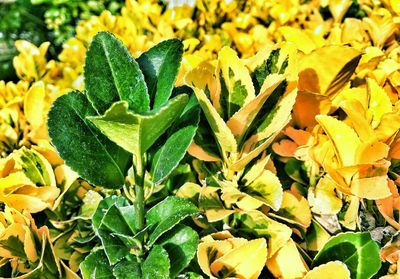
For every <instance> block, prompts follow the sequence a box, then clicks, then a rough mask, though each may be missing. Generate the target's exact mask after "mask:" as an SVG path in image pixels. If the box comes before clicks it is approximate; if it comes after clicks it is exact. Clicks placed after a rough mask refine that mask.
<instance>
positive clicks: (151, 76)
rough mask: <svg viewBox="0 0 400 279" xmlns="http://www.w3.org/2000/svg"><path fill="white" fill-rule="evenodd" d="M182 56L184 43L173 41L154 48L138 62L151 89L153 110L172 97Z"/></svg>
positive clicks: (164, 42) (167, 41)
mask: <svg viewBox="0 0 400 279" xmlns="http://www.w3.org/2000/svg"><path fill="white" fill-rule="evenodd" d="M182 54H183V44H182V42H181V41H180V40H178V39H171V40H166V41H163V42H161V43H159V44H158V45H156V46H154V47H152V48H151V49H150V50H148V51H147V52H145V53H143V54H142V55H141V56H140V57H139V59H138V60H137V62H138V63H139V66H140V68H141V70H142V72H143V74H144V77H145V80H146V83H147V87H148V88H149V95H150V97H151V100H152V105H153V108H158V107H160V106H162V105H163V104H165V103H166V102H167V100H168V99H169V97H170V96H171V92H172V88H173V86H174V83H175V79H176V76H177V74H178V70H179V66H180V64H181V60H182Z"/></svg>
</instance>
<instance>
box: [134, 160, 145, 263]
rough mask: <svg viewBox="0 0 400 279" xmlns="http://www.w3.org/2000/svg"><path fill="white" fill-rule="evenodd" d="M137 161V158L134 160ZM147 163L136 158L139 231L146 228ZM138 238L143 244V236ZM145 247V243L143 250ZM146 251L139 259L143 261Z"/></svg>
mask: <svg viewBox="0 0 400 279" xmlns="http://www.w3.org/2000/svg"><path fill="white" fill-rule="evenodd" d="M134 161H135V160H134ZM144 166H145V163H144V160H143V158H138V160H136V166H135V167H136V169H135V202H134V204H133V205H134V207H135V212H136V216H135V225H136V228H137V230H138V231H141V230H143V229H144V176H145V169H144ZM138 240H139V242H140V243H142V244H143V242H144V238H143V236H139V237H138ZM142 249H143V245H142V247H141V250H142ZM143 253H144V251H143V250H142V251H140V254H139V255H138V260H139V262H141V256H142V255H143Z"/></svg>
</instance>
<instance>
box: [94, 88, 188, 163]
mask: <svg viewBox="0 0 400 279" xmlns="http://www.w3.org/2000/svg"><path fill="white" fill-rule="evenodd" d="M187 101H188V97H187V96H186V95H178V96H177V97H175V98H173V99H171V100H170V101H169V102H168V103H167V104H166V105H164V106H163V107H161V108H159V109H156V110H153V111H151V112H150V113H148V114H144V115H141V114H135V113H132V112H130V111H128V103H127V102H125V101H121V102H116V103H114V104H113V105H112V106H111V107H110V109H108V110H107V111H106V112H105V114H104V115H103V116H91V117H88V118H87V119H89V120H90V121H91V122H93V123H94V124H95V125H96V126H97V127H98V128H99V129H100V131H101V132H102V133H103V134H105V135H106V136H107V137H108V138H109V139H110V140H112V141H113V142H115V143H117V144H118V145H119V146H121V147H123V148H124V149H125V150H127V151H129V152H131V153H133V154H135V155H136V156H138V157H140V156H142V154H143V153H144V152H146V151H147V150H148V149H149V148H150V147H151V146H152V145H153V144H154V142H155V141H156V140H157V139H158V138H159V137H160V136H161V135H162V134H163V133H164V132H165V131H166V130H167V129H168V128H169V127H170V126H171V125H172V123H173V122H174V121H175V120H176V119H177V118H178V117H179V115H180V114H181V113H182V111H183V109H184V107H185V105H186V103H187Z"/></svg>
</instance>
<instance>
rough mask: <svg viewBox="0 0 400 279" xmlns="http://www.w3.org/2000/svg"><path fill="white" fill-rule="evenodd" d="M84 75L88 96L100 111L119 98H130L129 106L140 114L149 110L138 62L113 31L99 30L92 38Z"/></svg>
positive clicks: (100, 112) (144, 84)
mask: <svg viewBox="0 0 400 279" xmlns="http://www.w3.org/2000/svg"><path fill="white" fill-rule="evenodd" d="M84 75H85V85H86V90H87V95H88V99H89V100H90V101H91V103H92V104H93V107H94V108H95V109H96V111H97V112H98V113H99V114H103V113H104V112H105V111H106V110H107V109H108V108H109V107H110V106H111V105H112V104H113V103H114V102H116V101H120V100H124V101H127V102H128V104H129V109H131V110H133V111H134V112H137V113H141V112H146V111H148V110H149V109H150V105H149V104H150V100H149V95H148V93H147V86H146V83H145V81H144V76H143V74H142V72H141V71H140V68H139V65H138V64H137V62H136V61H135V60H134V59H133V58H132V56H131V55H130V53H129V51H128V49H127V48H126V47H125V46H124V45H123V44H122V42H121V41H120V40H118V39H117V38H115V37H114V35H112V34H111V33H108V32H100V33H98V34H97V35H96V36H94V37H93V40H92V42H91V44H90V46H89V49H88V51H87V54H86V60H85V69H84Z"/></svg>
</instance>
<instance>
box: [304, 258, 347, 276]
mask: <svg viewBox="0 0 400 279" xmlns="http://www.w3.org/2000/svg"><path fill="white" fill-rule="evenodd" d="M320 278H324V279H350V271H349V269H348V268H347V266H346V265H345V264H344V263H342V262H340V261H332V262H327V263H326V264H322V265H320V266H317V267H314V268H313V269H312V270H310V271H309V272H308V273H307V274H306V276H305V277H304V279H320Z"/></svg>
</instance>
